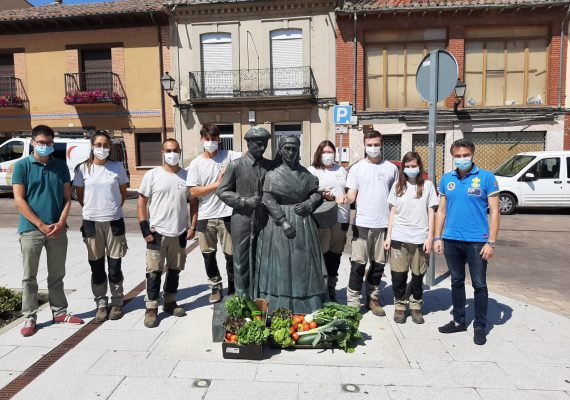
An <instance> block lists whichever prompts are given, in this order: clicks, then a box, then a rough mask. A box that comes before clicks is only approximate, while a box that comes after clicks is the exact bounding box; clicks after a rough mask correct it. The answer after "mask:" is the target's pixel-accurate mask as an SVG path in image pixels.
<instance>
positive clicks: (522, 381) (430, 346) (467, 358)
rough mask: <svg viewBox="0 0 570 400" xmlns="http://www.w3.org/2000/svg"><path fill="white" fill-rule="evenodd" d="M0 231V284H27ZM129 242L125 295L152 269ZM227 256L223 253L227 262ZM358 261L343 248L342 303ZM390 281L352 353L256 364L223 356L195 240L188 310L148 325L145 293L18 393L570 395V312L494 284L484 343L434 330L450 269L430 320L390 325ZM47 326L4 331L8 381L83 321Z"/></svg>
mask: <svg viewBox="0 0 570 400" xmlns="http://www.w3.org/2000/svg"><path fill="white" fill-rule="evenodd" d="M0 237H1V240H0V254H2V262H1V263H0V282H1V283H2V285H3V286H6V287H10V288H19V287H21V255H20V249H19V244H18V239H17V235H16V234H15V232H14V229H13V228H4V229H0ZM69 242H70V244H69V251H68V262H67V277H66V280H65V285H66V290H67V291H68V293H69V295H68V300H69V309H70V311H72V312H73V313H74V314H76V315H78V316H80V317H82V318H84V319H85V321H86V322H89V321H90V320H91V319H92V318H93V317H94V302H93V300H92V294H91V287H90V269H89V266H88V264H87V260H86V254H85V248H84V245H83V243H82V241H81V236H80V234H79V232H78V231H77V230H74V231H70V232H69ZM128 243H129V252H128V254H127V256H126V257H125V259H124V263H123V265H124V274H125V292H128V291H130V290H131V289H133V288H135V287H136V286H137V285H139V284H140V283H141V282H142V281H143V279H144V270H145V265H144V252H145V247H144V242H143V240H142V238H141V237H140V235H129V236H128ZM222 261H223V260H222V259H221V257H220V260H219V262H220V265H223V263H222ZM349 268H350V264H349V260H348V256H346V255H345V256H344V257H343V259H342V264H341V275H340V287H341V289H340V293H341V301H342V300H344V296H345V294H344V293H345V290H344V289H345V287H346V282H347V280H348V272H349ZM222 269H223V268H222ZM224 279H225V278H224ZM38 280H39V284H40V289H46V270H45V258H44V259H42V264H41V271H40V273H39V277H38ZM386 281H387V284H386V287H385V288H384V290H383V294H382V298H383V302H384V304H387V306H386V311H387V313H388V317H386V318H378V317H375V316H373V315H372V314H371V313H366V314H365V316H364V319H363V320H362V323H361V331H362V332H363V334H364V337H365V341H364V344H361V345H359V346H358V347H357V348H356V351H355V352H354V353H352V354H345V353H344V352H342V351H339V350H334V351H331V350H297V351H285V350H271V349H267V351H264V359H263V360H262V361H259V362H257V361H242V360H236V361H234V360H224V359H223V358H222V351H221V345H220V344H219V343H212V341H211V316H212V309H213V307H212V306H210V305H209V304H208V294H209V292H208V286H207V284H206V275H205V272H204V269H203V261H202V256H201V254H200V252H199V250H198V249H195V250H193V251H192V252H191V253H190V254H189V257H188V261H187V263H186V270H185V271H184V272H183V273H182V274H181V284H180V291H179V295H178V296H179V304H181V305H183V307H184V308H185V309H186V310H187V312H188V315H187V316H186V317H183V318H176V317H168V318H166V317H165V314H164V313H161V314H160V315H159V317H160V325H159V326H158V327H157V328H155V329H148V328H145V327H144V325H143V317H144V301H143V298H144V290H143V291H142V292H141V293H140V294H138V295H137V296H136V297H135V298H134V299H133V300H132V301H131V302H130V303H129V304H128V305H127V306H126V315H125V316H124V317H123V318H122V319H121V320H118V321H107V322H105V323H104V324H101V325H100V326H98V328H97V329H95V330H94V331H93V332H92V333H91V334H90V335H88V336H87V337H86V338H85V339H84V340H83V341H81V342H80V343H79V344H78V345H77V346H76V347H74V348H72V349H71V350H70V351H69V352H67V353H66V354H65V355H64V356H63V357H62V358H61V359H60V360H59V361H57V362H56V363H55V364H53V365H52V366H51V367H49V368H48V369H47V370H46V371H45V372H44V373H43V374H41V375H40V376H39V377H37V378H36V379H35V380H33V381H32V382H31V383H30V384H28V385H27V386H26V387H25V388H24V389H23V390H21V391H20V392H19V393H18V394H17V395H16V396H15V397H14V398H16V399H58V400H63V399H107V398H108V399H121V400H124V399H137V400H141V399H147V398H148V399H206V400H212V399H225V400H226V399H248V400H253V399H264V400H265V399H267V398H271V399H272V400H277V399H287V400H290V399H304V398H312V399H361V398H370V399H393V400H396V399H429V400H433V399H478V400H481V399H483V400H494V399H501V400H509V399H517V400H521V399H522V400H530V399H537V400H538V399H540V400H550V399H552V400H570V319H568V318H566V317H564V316H562V315H559V314H555V313H552V312H549V311H545V310H542V309H540V308H538V307H536V306H533V305H528V304H525V303H523V302H520V301H516V300H512V299H510V298H507V297H504V296H501V295H497V294H494V293H490V299H489V328H488V329H490V332H489V335H488V342H487V344H486V345H485V346H476V345H474V344H473V340H472V335H473V331H472V327H469V329H468V331H467V332H466V333H458V334H454V335H450V336H448V335H442V334H440V333H439V332H438V331H437V326H439V325H442V324H443V323H445V322H447V321H449V320H450V318H451V317H450V309H451V296H450V289H449V279H448V278H447V279H440V282H439V283H438V285H437V286H434V287H432V288H430V289H429V290H426V292H425V295H424V296H425V306H424V311H425V314H426V317H425V318H426V323H425V324H424V325H415V324H413V323H412V322H411V320H410V319H409V318H408V321H407V323H406V324H403V325H398V324H395V323H394V322H393V320H392V313H393V301H392V291H391V284H390V282H389V279H386ZM224 282H225V280H224ZM468 297H472V292H471V290H470V289H468ZM472 318H473V312H472V301H469V302H468V319H470V320H472ZM38 323H39V326H40V328H41V329H39V331H38V332H37V333H36V334H35V335H34V336H32V337H29V338H23V337H21V336H20V332H19V331H20V328H21V326H22V323H21V321H17V322H15V323H13V324H11V325H9V326H7V327H5V328H4V329H2V330H0V387H3V386H5V385H6V384H8V383H9V382H11V381H12V380H13V379H15V378H16V377H18V376H19V375H20V374H21V373H22V372H23V371H25V370H26V369H27V368H29V367H30V366H32V364H34V363H35V362H37V361H38V360H40V359H41V358H42V357H43V356H45V355H46V354H48V353H49V352H50V351H51V350H52V349H54V348H55V347H56V346H58V345H59V344H60V343H61V342H62V341H64V340H65V339H67V338H69V337H70V336H71V335H73V334H75V333H77V332H78V330H80V329H82V328H83V327H85V325H82V326H66V325H52V324H51V312H50V310H49V307H44V308H43V309H42V311H41V312H40V313H39V314H38ZM202 385H205V386H202ZM347 385H348V386H347ZM351 390H352V391H351ZM0 397H1V391H0Z"/></svg>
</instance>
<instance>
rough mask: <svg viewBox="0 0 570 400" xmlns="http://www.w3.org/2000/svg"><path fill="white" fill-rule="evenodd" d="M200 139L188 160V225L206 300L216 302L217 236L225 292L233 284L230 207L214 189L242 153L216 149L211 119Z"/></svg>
mask: <svg viewBox="0 0 570 400" xmlns="http://www.w3.org/2000/svg"><path fill="white" fill-rule="evenodd" d="M200 140H201V141H202V145H203V146H204V152H203V153H202V154H200V155H199V156H198V157H196V158H195V159H194V160H192V162H191V163H190V166H189V167H188V179H187V181H186V184H187V186H188V187H189V188H190V195H191V197H192V198H197V199H198V210H197V214H198V223H197V225H196V226H192V227H191V229H193V230H194V229H195V230H196V231H197V232H198V242H199V244H200V251H201V252H202V256H203V257H204V264H205V267H206V275H208V284H209V286H210V289H211V291H212V292H211V294H210V298H209V301H210V303H217V302H219V301H221V300H222V297H223V296H222V277H221V276H220V270H219V269H218V263H217V261H216V249H217V247H218V240H219V241H220V244H221V246H222V251H223V253H224V256H225V258H226V272H227V274H228V294H232V293H234V292H235V286H234V261H233V257H232V254H233V249H232V238H231V235H230V220H231V216H232V208H231V207H229V206H228V205H226V204H225V203H224V202H223V201H221V200H220V198H219V197H218V196H217V195H216V189H218V186H220V182H221V180H222V177H223V175H224V171H225V168H226V166H227V165H228V164H229V162H230V161H233V160H237V159H238V158H240V157H241V153H240V152H236V151H231V150H218V145H219V143H220V130H219V129H218V127H217V126H216V125H215V124H213V123H208V124H204V125H203V126H202V129H200ZM190 213H191V215H192V216H193V217H194V216H195V215H196V210H194V207H192V204H191V208H190Z"/></svg>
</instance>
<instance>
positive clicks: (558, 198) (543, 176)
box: [494, 151, 570, 215]
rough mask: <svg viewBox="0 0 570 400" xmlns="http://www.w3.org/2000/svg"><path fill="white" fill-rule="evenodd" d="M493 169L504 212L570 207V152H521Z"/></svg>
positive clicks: (501, 208)
mask: <svg viewBox="0 0 570 400" xmlns="http://www.w3.org/2000/svg"><path fill="white" fill-rule="evenodd" d="M494 172H495V176H496V177H497V182H498V183H499V189H500V194H499V210H500V212H501V214H503V215H509V214H512V213H514V212H515V209H516V208H517V207H570V151H537V152H528V153H519V154H517V155H515V156H513V157H511V158H510V159H508V160H507V161H505V162H504V163H503V164H502V165H501V166H499V167H498V168H497V169H496V170H495V171H494Z"/></svg>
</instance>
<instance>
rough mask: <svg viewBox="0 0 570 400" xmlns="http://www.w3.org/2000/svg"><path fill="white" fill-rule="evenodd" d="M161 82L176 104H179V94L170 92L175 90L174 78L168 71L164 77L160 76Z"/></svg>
mask: <svg viewBox="0 0 570 400" xmlns="http://www.w3.org/2000/svg"><path fill="white" fill-rule="evenodd" d="M160 84H161V85H162V89H163V90H164V91H165V92H166V94H167V95H168V97H170V98H171V99H172V100H173V101H174V105H175V106H178V96H177V95H173V94H171V93H170V92H172V91H173V90H174V78H173V77H171V76H170V75H169V74H168V72H165V73H164V75H163V76H162V78H160Z"/></svg>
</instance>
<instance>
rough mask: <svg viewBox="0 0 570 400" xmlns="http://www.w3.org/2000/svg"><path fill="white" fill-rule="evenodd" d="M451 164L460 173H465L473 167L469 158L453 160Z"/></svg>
mask: <svg viewBox="0 0 570 400" xmlns="http://www.w3.org/2000/svg"><path fill="white" fill-rule="evenodd" d="M453 162H454V163H455V166H456V167H457V169H459V170H460V171H467V170H468V169H469V168H471V166H472V165H473V162H472V161H471V157H464V158H454V159H453Z"/></svg>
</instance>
